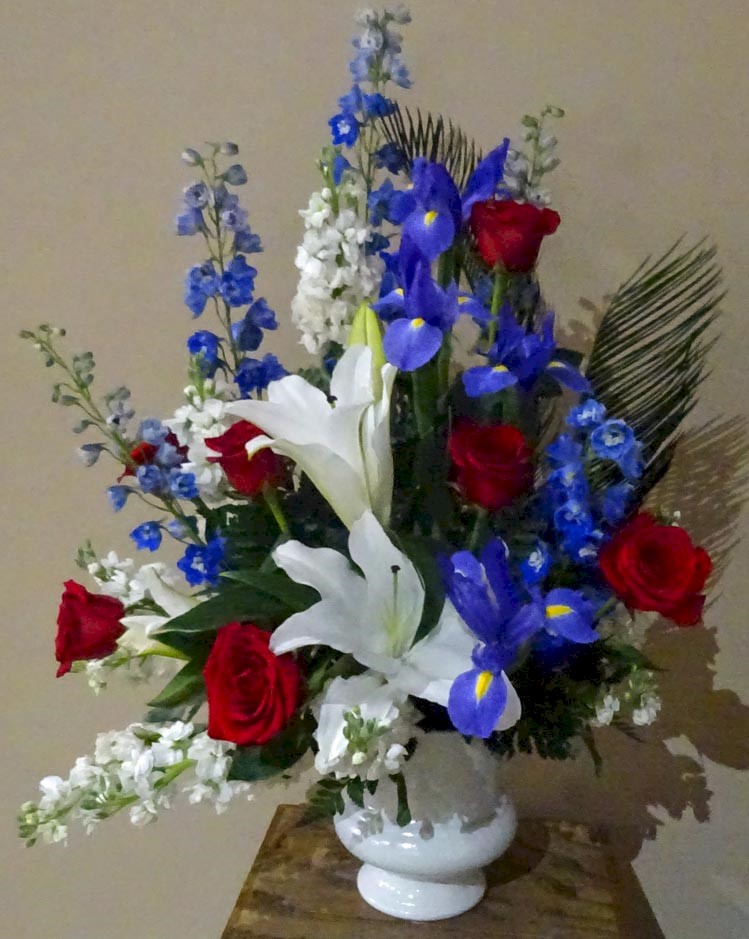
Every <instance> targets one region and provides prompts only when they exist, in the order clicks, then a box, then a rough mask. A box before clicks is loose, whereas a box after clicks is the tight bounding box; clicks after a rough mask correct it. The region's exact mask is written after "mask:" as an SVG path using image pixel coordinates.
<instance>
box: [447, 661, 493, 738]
mask: <svg viewBox="0 0 749 939" xmlns="http://www.w3.org/2000/svg"><path fill="white" fill-rule="evenodd" d="M506 704H507V684H506V682H505V679H504V675H503V674H502V673H500V674H499V675H494V674H492V673H491V672H486V671H479V669H477V668H474V669H471V671H469V672H463V674H462V675H458V677H457V678H456V679H455V681H454V682H453V685H452V688H451V689H450V697H449V699H448V702H447V711H448V714H449V715H450V720H451V721H452V723H453V726H454V727H455V729H456V730H458V731H459V732H460V733H461V734H465V735H466V736H470V737H483V738H486V737H489V736H491V734H492V733H493V732H494V729H495V728H496V726H497V724H498V723H499V719H500V717H501V716H502V712H503V711H504V709H505V705H506Z"/></svg>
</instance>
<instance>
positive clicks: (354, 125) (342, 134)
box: [328, 111, 359, 147]
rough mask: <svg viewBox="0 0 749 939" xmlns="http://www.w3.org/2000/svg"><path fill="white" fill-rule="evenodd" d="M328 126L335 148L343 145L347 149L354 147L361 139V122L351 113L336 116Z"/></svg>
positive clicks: (346, 112)
mask: <svg viewBox="0 0 749 939" xmlns="http://www.w3.org/2000/svg"><path fill="white" fill-rule="evenodd" d="M328 124H329V125H330V131H331V134H332V137H333V144H334V145H335V146H338V145H339V144H343V146H345V147H353V145H354V144H355V143H356V141H357V140H358V138H359V121H357V119H356V118H355V117H354V115H353V114H351V112H349V111H342V112H341V113H340V114H335V115H334V116H333V117H331V119H330V120H329V121H328Z"/></svg>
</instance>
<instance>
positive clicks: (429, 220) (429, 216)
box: [424, 209, 437, 225]
mask: <svg viewBox="0 0 749 939" xmlns="http://www.w3.org/2000/svg"><path fill="white" fill-rule="evenodd" d="M436 218H437V213H436V212H435V211H434V209H432V210H431V211H430V212H427V213H426V214H425V215H424V224H425V225H433V224H434V220H435V219H436Z"/></svg>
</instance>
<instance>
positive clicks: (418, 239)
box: [403, 207, 455, 261]
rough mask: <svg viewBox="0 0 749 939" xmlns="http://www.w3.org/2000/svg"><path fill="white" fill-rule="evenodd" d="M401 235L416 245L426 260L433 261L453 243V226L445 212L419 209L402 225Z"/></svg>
mask: <svg viewBox="0 0 749 939" xmlns="http://www.w3.org/2000/svg"><path fill="white" fill-rule="evenodd" d="M403 234H404V236H405V237H407V238H410V239H411V240H412V241H413V242H414V243H415V244H416V245H417V247H418V248H419V250H420V251H421V253H422V254H423V255H424V257H425V258H427V260H429V261H434V259H435V258H437V257H438V256H439V255H440V254H442V252H443V251H447V249H448V248H449V247H450V245H451V244H452V243H453V240H454V239H455V224H454V222H453V220H452V218H451V216H450V215H449V214H448V213H447V212H444V211H440V210H438V209H431V210H427V209H422V208H421V207H419V208H418V209H417V210H416V211H415V212H412V213H411V215H409V216H408V218H407V219H406V221H405V222H404V223H403Z"/></svg>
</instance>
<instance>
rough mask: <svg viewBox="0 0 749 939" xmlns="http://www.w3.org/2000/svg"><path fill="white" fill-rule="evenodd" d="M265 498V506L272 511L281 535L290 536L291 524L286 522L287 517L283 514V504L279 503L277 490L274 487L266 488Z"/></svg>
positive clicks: (264, 491)
mask: <svg viewBox="0 0 749 939" xmlns="http://www.w3.org/2000/svg"><path fill="white" fill-rule="evenodd" d="M263 498H264V499H265V504H266V505H267V506H268V508H269V509H270V510H271V513H272V514H273V518H274V519H275V520H276V524H277V525H278V528H279V530H280V532H281V534H282V535H288V534H289V523H288V522H287V521H286V516H285V515H284V514H283V509H282V508H281V503H280V502H279V501H278V492H277V491H276V489H275V488H274V487H273V486H264V487H263Z"/></svg>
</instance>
